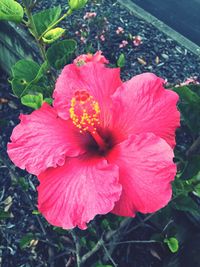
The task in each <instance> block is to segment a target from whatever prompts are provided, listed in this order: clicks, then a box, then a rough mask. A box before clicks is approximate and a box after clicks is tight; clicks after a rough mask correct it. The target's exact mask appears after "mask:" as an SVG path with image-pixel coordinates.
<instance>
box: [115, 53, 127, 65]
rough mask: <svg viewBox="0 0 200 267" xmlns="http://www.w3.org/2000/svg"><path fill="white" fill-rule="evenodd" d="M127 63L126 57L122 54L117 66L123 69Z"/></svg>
mask: <svg viewBox="0 0 200 267" xmlns="http://www.w3.org/2000/svg"><path fill="white" fill-rule="evenodd" d="M125 62H126V60H125V56H124V54H123V53H122V54H120V56H119V58H118V60H117V66H118V67H120V68H123V67H124V66H125Z"/></svg>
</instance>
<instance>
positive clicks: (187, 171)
mask: <svg viewBox="0 0 200 267" xmlns="http://www.w3.org/2000/svg"><path fill="white" fill-rule="evenodd" d="M199 162H200V155H198V156H191V157H190V158H189V159H188V161H187V164H186V166H185V168H184V170H183V172H182V174H181V179H190V178H192V177H193V176H195V175H197V174H198V172H200V164H199Z"/></svg>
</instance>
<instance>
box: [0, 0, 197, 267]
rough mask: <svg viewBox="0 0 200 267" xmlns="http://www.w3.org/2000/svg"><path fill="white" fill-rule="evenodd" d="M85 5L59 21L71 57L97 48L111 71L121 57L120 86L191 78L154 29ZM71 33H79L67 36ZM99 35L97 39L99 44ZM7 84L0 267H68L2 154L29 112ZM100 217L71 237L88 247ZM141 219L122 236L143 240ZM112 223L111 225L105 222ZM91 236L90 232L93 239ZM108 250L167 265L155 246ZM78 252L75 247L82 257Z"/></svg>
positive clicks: (59, 243) (67, 239)
mask: <svg viewBox="0 0 200 267" xmlns="http://www.w3.org/2000/svg"><path fill="white" fill-rule="evenodd" d="M56 2H57V1H55V0H53V1H40V2H39V4H38V5H39V7H38V10H40V9H45V8H47V7H48V6H50V5H51V6H53V5H54V4H56ZM66 2H67V1H66V0H62V1H59V3H61V5H63V6H64V5H65V4H66ZM90 2H91V3H90V4H88V6H87V7H86V8H85V9H84V10H82V11H80V12H77V13H76V14H75V15H73V16H72V17H71V18H70V20H69V21H67V22H63V23H62V24H63V26H64V27H66V28H67V37H70V38H75V39H76V40H77V41H78V43H79V51H78V52H77V53H78V54H79V53H83V52H84V53H86V52H94V51H96V50H97V49H98V50H99V49H101V50H102V51H103V53H104V54H105V56H106V57H107V58H108V59H109V60H110V63H111V64H112V65H113V66H114V65H115V64H116V61H117V59H118V57H119V55H120V54H121V53H124V55H125V58H126V63H125V66H124V68H123V69H122V78H123V79H124V80H126V79H129V78H131V77H132V76H133V75H136V74H139V73H142V72H148V71H150V72H154V73H155V74H157V75H159V76H161V77H163V78H165V79H167V80H168V82H169V83H171V84H177V83H179V82H181V81H183V80H184V79H186V78H187V77H191V76H197V77H198V76H199V73H200V59H199V58H197V57H196V56H195V55H193V54H192V53H190V52H189V51H187V50H186V49H185V48H183V47H181V46H180V45H178V44H177V43H176V42H174V41H173V40H171V39H170V38H168V37H167V36H165V35H164V34H163V33H161V32H159V31H158V30H157V29H156V28H154V27H153V26H151V25H149V24H147V23H146V22H145V21H143V20H141V19H138V18H136V17H134V16H133V15H132V14H130V13H129V12H128V11H127V10H126V9H124V8H121V7H120V5H119V4H117V3H116V1H114V0H113V1H111V0H102V1H90ZM85 12H96V13H97V16H96V18H94V19H91V20H90V21H86V20H84V19H83V16H84V14H85ZM119 26H120V27H123V29H124V31H125V32H124V33H123V34H121V35H117V34H116V30H117V28H118V27H119ZM81 29H82V33H81V32H80V30H81ZM76 31H78V32H79V33H78V34H75V32H76ZM102 34H103V35H104V36H105V41H101V40H100V36H101V35H102ZM135 35H140V36H141V37H142V42H143V43H142V44H141V45H140V46H138V47H135V46H134V45H133V43H132V41H131V40H130V38H131V36H135ZM81 36H84V37H85V38H86V40H85V43H82V42H81V41H80V37H81ZM96 36H97V37H96ZM122 40H127V41H128V45H127V46H126V47H124V48H121V49H120V48H119V44H120V43H121V41H122ZM7 78H8V77H7V75H6V74H5V73H2V75H1V79H0V131H1V133H0V152H1V158H0V266H2V267H29V266H37V267H39V266H48V267H53V266H55V267H64V266H71V267H72V266H75V255H74V243H73V241H72V236H71V233H70V232H68V231H64V230H62V229H57V228H55V227H52V226H50V225H48V224H47V223H46V221H45V219H44V218H43V217H42V216H41V215H38V214H33V213H34V211H35V210H37V191H36V187H37V185H38V182H37V179H36V178H35V177H34V176H31V175H28V174H27V173H26V172H24V171H21V170H19V169H18V168H16V167H15V166H14V165H13V164H12V163H11V161H10V160H9V158H8V156H7V154H6V146H7V142H8V141H9V137H10V135H11V132H12V129H13V128H14V126H15V125H16V124H17V123H18V122H19V120H18V116H19V114H20V113H28V112H30V111H31V110H28V109H27V108H25V107H24V106H22V105H21V103H20V101H19V100H18V99H17V98H16V97H15V96H13V94H12V92H11V88H10V85H9V83H8V81H7ZM180 136H181V137H179V138H180V142H182V144H184V145H183V146H184V147H187V146H188V144H189V145H190V144H191V140H190V136H188V135H187V129H186V130H184V131H183V130H182V131H180ZM183 139H184V140H185V141H184V142H183ZM183 149H184V148H183ZM109 216H110V215H109ZM109 216H108V218H110V217H109ZM7 217H8V218H7ZM104 218H107V216H99V217H98V216H97V219H96V221H95V223H96V226H95V228H93V226H94V222H93V223H91V226H90V227H89V229H88V230H87V231H84V233H82V232H81V231H78V235H79V236H81V237H84V238H86V240H87V239H88V240H92V241H91V242H93V243H94V242H96V239H95V238H96V237H98V236H100V234H101V233H102V232H103V230H102V229H100V225H101V222H102V221H103V219H104ZM113 218H114V219H113ZM143 218H144V217H143V216H137V218H136V219H133V220H131V221H130V222H129V223H128V224H127V225H126V231H127V227H128V229H131V228H132V227H134V226H135V225H136V224H138V223H139V224H140V228H137V230H134V229H133V231H130V233H129V234H126V231H125V234H124V236H122V237H123V238H127V239H130V238H133V239H140V240H149V239H150V238H151V235H152V234H153V233H154V231H155V228H154V226H152V225H151V224H148V223H144V222H143ZM112 220H115V221H116V220H117V219H116V217H115V216H111V221H112ZM114 227H116V226H114ZM94 229H95V230H94ZM92 231H93V233H92ZM94 231H96V232H95V235H94ZM119 233H120V232H119ZM27 234H28V235H27ZM28 238H29V239H28ZM118 239H119V240H120V239H121V238H120V237H119V238H118ZM27 240H28V241H27ZM88 240H87V241H88ZM125 240H126V239H125ZM30 241H31V242H30ZM84 242H85V241H84ZM88 246H89V245H88ZM92 246H93V244H90V248H92ZM113 248H115V251H114V254H113V255H114V256H113V257H114V258H115V262H117V263H118V264H119V265H118V266H122V267H123V266H128V267H129V266H130V267H134V266H137V267H150V266H153V267H156V266H163V264H162V262H163V261H167V259H168V257H169V252H168V251H167V250H166V249H164V248H162V247H161V246H160V245H159V246H157V245H155V244H145V245H141V244H138V245H121V246H117V247H115V246H113ZM84 249H85V248H84V246H83V251H84ZM111 251H112V250H111ZM98 260H102V262H104V263H105V264H106V263H107V264H111V266H112V262H111V261H110V260H109V259H108V257H105V256H104V257H103V252H102V251H101V252H99V253H97V254H96V255H95V256H94V257H93V258H92V259H91V261H89V262H88V263H87V264H86V265H85V266H87V267H90V266H95V265H93V264H94V263H95V262H97V261H98ZM113 266H114V265H113ZM165 266H167V265H165ZM174 266H175V265H174ZM186 267H187V266H186Z"/></svg>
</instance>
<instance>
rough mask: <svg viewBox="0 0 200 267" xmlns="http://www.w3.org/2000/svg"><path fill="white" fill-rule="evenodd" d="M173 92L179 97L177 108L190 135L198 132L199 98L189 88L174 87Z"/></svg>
mask: <svg viewBox="0 0 200 267" xmlns="http://www.w3.org/2000/svg"><path fill="white" fill-rule="evenodd" d="M173 91H175V92H176V93H177V94H178V95H179V97H180V101H179V104H178V107H179V109H180V111H181V114H182V116H183V118H184V121H185V123H186V124H187V126H188V127H189V128H190V129H191V131H192V133H193V132H194V133H198V132H200V120H199V117H200V97H199V96H198V94H196V93H195V92H193V91H192V90H191V89H190V88H189V86H182V87H175V88H173Z"/></svg>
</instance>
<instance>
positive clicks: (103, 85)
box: [53, 62, 122, 121]
mask: <svg viewBox="0 0 200 267" xmlns="http://www.w3.org/2000/svg"><path fill="white" fill-rule="evenodd" d="M121 84H122V82H121V80H120V69H119V68H115V69H114V68H113V69H110V68H106V67H105V66H104V65H103V64H99V63H96V62H89V63H87V64H85V65H83V66H81V67H77V66H76V65H75V64H70V65H67V66H65V67H64V69H63V71H62V73H61V74H60V76H59V77H58V80H57V82H56V87H55V90H54V94H53V97H54V103H53V105H54V107H55V108H56V110H57V112H58V114H59V116H61V117H62V118H63V119H68V118H69V108H70V104H71V99H72V97H73V96H74V93H75V91H77V90H86V91H88V93H89V94H90V95H92V96H93V97H94V98H95V100H96V101H98V103H99V106H100V110H101V116H102V118H103V119H105V120H106V121H108V120H109V118H107V116H108V113H109V112H108V109H109V108H110V101H111V99H110V96H111V95H112V94H113V93H114V92H115V90H116V89H117V88H118V87H119V86H120V85H121ZM103 119H102V120H103Z"/></svg>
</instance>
